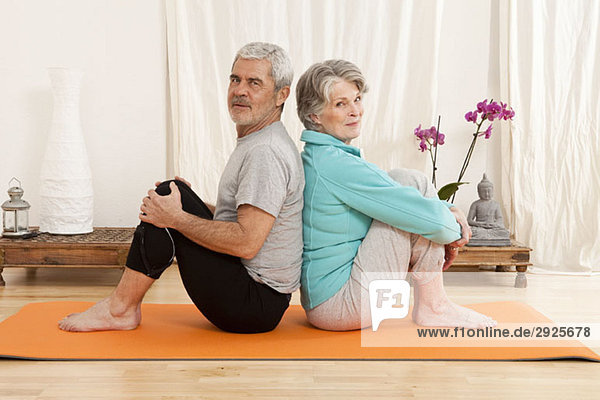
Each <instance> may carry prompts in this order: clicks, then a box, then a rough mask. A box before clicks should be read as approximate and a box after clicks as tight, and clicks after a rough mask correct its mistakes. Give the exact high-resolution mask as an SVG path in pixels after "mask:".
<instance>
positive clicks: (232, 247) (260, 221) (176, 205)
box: [140, 182, 275, 258]
mask: <svg viewBox="0 0 600 400" xmlns="http://www.w3.org/2000/svg"><path fill="white" fill-rule="evenodd" d="M169 187H170V188H171V193H170V194H169V195H167V196H159V195H158V194H157V193H156V191H154V190H149V191H148V196H146V197H145V198H144V199H143V204H142V206H141V207H140V210H141V213H140V219H141V220H142V221H144V222H148V223H151V224H153V225H155V226H158V227H159V228H173V229H176V230H177V231H179V232H181V233H182V234H183V235H184V236H186V237H187V238H188V239H190V240H192V241H193V242H195V243H198V244H200V245H202V246H204V247H206V248H208V249H211V250H214V251H218V252H220V253H225V254H230V255H233V256H236V257H242V258H252V257H254V256H255V255H256V253H258V251H259V250H260V249H261V247H262V245H263V243H264V241H265V239H266V238H267V236H268V235H269V232H270V231H271V228H272V227H273V223H274V222H275V217H274V216H272V215H271V214H269V213H267V212H265V211H263V210H261V209H259V208H256V207H254V206H251V205H249V204H243V205H241V206H240V207H238V218H237V221H236V222H226V221H214V220H207V219H203V218H200V217H197V216H195V215H192V214H189V213H187V212H185V211H183V209H182V207H181V193H180V192H179V188H178V187H177V185H176V184H175V182H171V183H170V184H169Z"/></svg>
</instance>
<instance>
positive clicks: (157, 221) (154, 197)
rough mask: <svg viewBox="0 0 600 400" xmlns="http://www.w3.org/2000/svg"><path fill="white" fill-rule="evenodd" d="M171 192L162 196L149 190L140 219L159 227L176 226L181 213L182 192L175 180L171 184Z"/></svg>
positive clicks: (142, 206)
mask: <svg viewBox="0 0 600 400" xmlns="http://www.w3.org/2000/svg"><path fill="white" fill-rule="evenodd" d="M169 188H170V189H171V194H169V195H167V196H160V195H159V194H158V193H156V191H154V190H148V196H146V197H144V199H143V200H142V205H141V207H140V211H141V213H140V219H141V220H142V221H144V222H148V223H150V224H152V225H154V226H157V227H159V228H174V227H175V225H176V222H177V221H178V219H179V217H180V215H181V214H182V213H183V209H182V206H181V193H180V192H179V188H177V185H176V184H175V182H171V183H170V184H169Z"/></svg>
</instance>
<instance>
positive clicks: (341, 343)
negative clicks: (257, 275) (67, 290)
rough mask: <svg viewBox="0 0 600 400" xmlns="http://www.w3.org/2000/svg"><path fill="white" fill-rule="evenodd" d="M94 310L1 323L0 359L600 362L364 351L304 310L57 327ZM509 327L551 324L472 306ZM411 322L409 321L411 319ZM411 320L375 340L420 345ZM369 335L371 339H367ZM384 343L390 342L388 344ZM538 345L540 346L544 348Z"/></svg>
mask: <svg viewBox="0 0 600 400" xmlns="http://www.w3.org/2000/svg"><path fill="white" fill-rule="evenodd" d="M91 304H92V303H82V302H49V303H32V304H28V305H26V306H25V307H23V308H22V309H21V310H20V311H19V312H18V313H17V314H15V315H13V316H11V317H9V318H7V319H6V320H5V321H3V322H2V323H0V357H3V358H17V359H35V360H232V359H236V360H256V359H262V360H264V359H268V360H283V359H285V360H289V359H297V360H545V359H561V358H580V359H587V360H594V361H600V357H599V356H598V354H596V353H594V352H593V351H592V350H590V349H589V348H587V347H585V346H584V345H583V344H581V343H579V342H574V341H570V342H567V341H562V340H556V341H554V342H546V343H545V344H543V345H540V343H537V344H536V343H535V342H529V343H531V345H528V347H527V346H522V345H519V346H515V347H465V346H456V347H455V346H450V347H440V344H439V343H437V344H434V345H432V346H423V344H422V343H420V344H419V343H418V342H415V340H414V339H413V340H412V341H411V340H407V342H406V343H409V344H407V345H405V347H363V346H361V332H360V331H352V332H327V331H322V330H318V329H315V328H313V327H311V326H310V325H308V323H307V321H306V317H305V315H304V312H303V311H302V309H301V308H300V306H291V307H290V309H289V310H288V311H287V312H286V314H285V316H284V318H283V320H282V322H281V324H280V325H279V326H278V327H277V329H275V330H274V331H272V332H267V333H260V334H251V335H243V334H233V333H227V332H223V331H220V330H219V329H217V328H215V327H214V326H212V325H211V324H210V323H209V322H208V321H207V320H206V319H205V318H204V317H203V316H202V315H201V314H200V312H198V310H197V309H196V308H195V307H194V306H193V305H189V304H144V305H143V306H142V315H143V318H142V324H141V325H140V326H139V327H138V328H137V329H135V330H132V331H122V332H90V333H69V332H63V331H61V330H59V329H58V327H57V321H58V320H60V319H61V318H62V317H64V316H65V315H67V314H70V313H73V312H79V311H83V310H85V309H87V308H88V307H89V306H90V305H91ZM469 307H470V308H473V309H475V310H477V311H479V312H482V313H485V314H487V315H490V316H492V317H494V318H495V319H496V320H498V322H499V326H502V325H503V323H515V322H540V323H541V322H550V320H548V319H547V318H546V317H545V316H544V315H542V314H540V313H539V312H537V311H536V310H534V309H533V308H531V307H530V306H528V305H526V304H523V303H519V302H496V303H483V304H475V305H472V306H469ZM409 315H410V314H409ZM416 328H417V326H416V325H415V324H414V323H413V322H412V321H411V320H410V316H409V317H407V318H405V319H402V320H386V321H384V322H382V324H381V326H380V327H379V330H378V331H377V332H372V331H371V330H370V329H368V330H364V331H363V335H362V340H363V343H364V340H365V338H368V337H369V336H370V337H373V335H375V334H380V333H381V334H382V335H386V334H387V335H393V336H395V337H406V338H407V339H408V338H409V337H413V338H414V337H415V332H416ZM365 335H366V336H365ZM382 337H384V336H382ZM538 345H539V346H538Z"/></svg>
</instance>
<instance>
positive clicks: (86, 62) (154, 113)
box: [0, 0, 167, 226]
mask: <svg viewBox="0 0 600 400" xmlns="http://www.w3.org/2000/svg"><path fill="white" fill-rule="evenodd" d="M0 50H1V51H0V202H4V200H6V199H8V195H7V194H6V190H7V189H8V181H9V180H10V179H11V177H13V176H16V177H18V178H19V179H20V180H21V182H22V184H23V188H24V190H25V196H24V198H25V199H26V200H28V201H29V202H30V203H31V205H32V207H31V212H30V215H31V224H32V225H36V224H37V223H38V220H39V219H38V212H39V208H38V205H39V193H38V186H39V176H40V165H41V159H42V158H43V155H44V151H45V146H46V137H47V134H48V131H49V127H50V121H51V118H52V106H53V105H52V101H53V100H52V92H51V88H50V81H49V79H48V75H47V72H46V67H48V66H75V67H79V68H82V69H83V70H84V77H83V82H82V89H81V121H82V129H83V133H84V137H85V141H86V145H87V150H88V155H89V160H90V166H91V169H92V175H93V182H94V203H95V204H94V225H95V226H134V225H136V224H137V222H138V219H137V213H138V209H139V205H140V201H141V198H142V197H143V196H144V195H145V193H146V191H147V190H148V189H149V188H151V187H153V183H154V182H155V180H157V179H163V178H165V175H166V140H167V139H166V74H167V73H166V39H165V18H164V4H163V1H162V0H128V1H117V0H52V1H46V0H28V1H21V0H0Z"/></svg>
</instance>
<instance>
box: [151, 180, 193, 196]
mask: <svg viewBox="0 0 600 400" xmlns="http://www.w3.org/2000/svg"><path fill="white" fill-rule="evenodd" d="M171 182H175V184H176V185H177V188H179V191H180V192H181V191H182V190H188V189H189V187H188V185H186V184H185V183H183V182H181V181H178V180H174V179H170V180H168V181H164V182H162V183H161V184H160V185H158V186H157V187H156V189H155V190H156V193H158V194H159V195H161V196H168V195H169V194H171V188H170V187H169V185H170V184H171Z"/></svg>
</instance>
